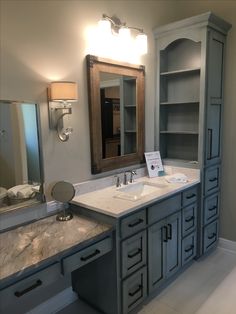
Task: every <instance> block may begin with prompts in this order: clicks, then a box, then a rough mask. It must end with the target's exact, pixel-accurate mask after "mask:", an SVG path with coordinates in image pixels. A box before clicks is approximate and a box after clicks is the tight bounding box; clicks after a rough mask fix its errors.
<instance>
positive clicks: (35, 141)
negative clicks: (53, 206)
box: [0, 100, 43, 213]
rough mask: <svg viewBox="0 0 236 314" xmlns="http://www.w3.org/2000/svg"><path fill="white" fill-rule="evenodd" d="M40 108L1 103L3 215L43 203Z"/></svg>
mask: <svg viewBox="0 0 236 314" xmlns="http://www.w3.org/2000/svg"><path fill="white" fill-rule="evenodd" d="M38 113H39V112H38V106H37V105H36V104H32V103H24V102H19V101H3V100H0V213H2V212H6V211H9V210H13V209H16V208H19V207H25V206H30V205H32V204H34V203H38V202H41V201H43V173H42V154H41V150H40V147H41V145H40V134H39V133H40V132H39V120H38V119H39V114H38Z"/></svg>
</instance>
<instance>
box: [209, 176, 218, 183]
mask: <svg viewBox="0 0 236 314" xmlns="http://www.w3.org/2000/svg"><path fill="white" fill-rule="evenodd" d="M209 181H210V182H215V181H217V178H216V177H215V178H212V179H209Z"/></svg>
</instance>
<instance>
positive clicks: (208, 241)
mask: <svg viewBox="0 0 236 314" xmlns="http://www.w3.org/2000/svg"><path fill="white" fill-rule="evenodd" d="M218 225H219V222H218V220H216V221H214V222H212V223H211V224H209V225H208V226H207V227H205V228H204V238H203V239H204V243H203V249H204V253H206V252H207V251H208V250H210V249H211V248H212V247H214V246H215V245H216V243H217V240H218V229H219V227H218Z"/></svg>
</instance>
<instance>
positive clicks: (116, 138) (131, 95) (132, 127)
mask: <svg viewBox="0 0 236 314" xmlns="http://www.w3.org/2000/svg"><path fill="white" fill-rule="evenodd" d="M99 80H100V97H101V123H102V158H103V159H106V158H110V157H117V156H122V155H126V154H131V153H135V152H136V151H137V148H136V77H133V76H127V75H118V74H115V73H106V72H100V77H99Z"/></svg>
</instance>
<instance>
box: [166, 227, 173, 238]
mask: <svg viewBox="0 0 236 314" xmlns="http://www.w3.org/2000/svg"><path fill="white" fill-rule="evenodd" d="M167 226H168V233H167V237H168V240H171V239H172V225H171V224H168V225H167Z"/></svg>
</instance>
